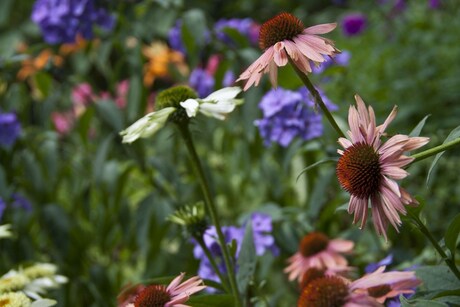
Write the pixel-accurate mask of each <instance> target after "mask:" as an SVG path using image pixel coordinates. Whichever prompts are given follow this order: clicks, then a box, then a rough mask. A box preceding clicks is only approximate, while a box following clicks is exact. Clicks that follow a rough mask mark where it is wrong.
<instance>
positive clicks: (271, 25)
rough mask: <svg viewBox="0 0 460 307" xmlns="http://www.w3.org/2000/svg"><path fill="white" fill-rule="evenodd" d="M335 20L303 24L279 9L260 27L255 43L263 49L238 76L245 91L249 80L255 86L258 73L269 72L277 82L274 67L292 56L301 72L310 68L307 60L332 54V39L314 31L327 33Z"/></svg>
mask: <svg viewBox="0 0 460 307" xmlns="http://www.w3.org/2000/svg"><path fill="white" fill-rule="evenodd" d="M336 26H337V24H335V23H328V24H320V25H316V26H313V27H309V28H305V27H304V25H303V23H302V21H300V20H299V19H298V18H297V17H295V16H293V15H291V14H289V13H281V14H279V15H277V16H275V17H273V18H272V19H270V20H268V21H267V22H265V23H264V24H263V25H262V26H261V27H260V33H259V45H260V48H261V49H262V50H264V53H263V54H262V55H261V56H260V57H259V58H258V59H257V60H256V61H255V62H254V63H252V64H251V65H250V66H249V67H248V68H247V69H246V70H245V71H244V72H243V73H242V74H241V75H240V77H239V78H238V80H237V81H240V80H248V81H247V82H246V85H245V86H244V90H245V91H246V90H247V89H248V88H249V87H251V86H252V85H253V84H254V85H255V86H257V85H258V84H259V82H260V79H261V78H262V75H263V74H265V73H269V76H270V81H271V83H272V85H273V86H274V87H276V86H277V79H278V67H281V66H285V65H286V64H287V63H288V62H289V58H291V59H292V61H293V62H294V64H295V65H296V66H297V67H298V68H299V69H300V70H301V71H302V72H303V73H305V74H307V73H310V72H311V66H310V61H312V62H314V63H322V62H324V61H325V60H326V56H330V57H332V56H334V55H335V54H336V53H338V52H339V51H338V50H337V49H336V48H335V47H334V43H333V42H332V41H331V40H329V39H326V38H323V37H321V36H318V35H317V34H325V33H329V32H331V31H332V30H334V29H335V27H336Z"/></svg>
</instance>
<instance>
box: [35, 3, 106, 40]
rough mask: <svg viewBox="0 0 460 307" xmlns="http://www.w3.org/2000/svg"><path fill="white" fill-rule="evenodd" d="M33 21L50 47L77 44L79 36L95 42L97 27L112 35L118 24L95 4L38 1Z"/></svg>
mask: <svg viewBox="0 0 460 307" xmlns="http://www.w3.org/2000/svg"><path fill="white" fill-rule="evenodd" d="M31 18H32V21H33V22H35V23H36V24H37V25H38V26H39V27H40V30H41V32H42V34H43V37H44V39H45V41H46V42H47V43H49V44H60V43H73V42H75V39H76V37H77V35H78V34H79V35H81V36H82V37H83V38H85V39H91V38H92V37H93V26H94V25H98V26H99V27H101V28H102V29H104V30H107V31H109V30H111V29H112V28H113V26H114V23H115V19H114V17H113V16H112V15H110V14H109V13H108V12H107V10H105V9H104V8H100V7H97V6H96V5H95V0H37V1H36V2H35V4H34V7H33V10H32V16H31Z"/></svg>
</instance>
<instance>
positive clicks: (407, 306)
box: [399, 295, 448, 307]
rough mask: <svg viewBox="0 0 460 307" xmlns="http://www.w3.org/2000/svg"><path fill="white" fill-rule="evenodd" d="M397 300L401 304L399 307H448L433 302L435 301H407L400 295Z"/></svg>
mask: <svg viewBox="0 0 460 307" xmlns="http://www.w3.org/2000/svg"><path fill="white" fill-rule="evenodd" d="M399 300H400V302H401V307H412V306H416V307H441V306H442V307H446V306H448V305H446V304H444V303H441V302H435V301H430V300H410V301H409V300H407V298H405V297H404V296H402V295H400V296H399Z"/></svg>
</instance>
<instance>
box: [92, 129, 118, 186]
mask: <svg viewBox="0 0 460 307" xmlns="http://www.w3.org/2000/svg"><path fill="white" fill-rule="evenodd" d="M112 140H113V135H109V136H108V137H107V138H106V139H105V140H104V141H103V142H102V144H101V145H100V146H99V148H98V150H97V153H96V157H95V159H94V163H93V177H94V181H95V182H96V183H99V182H100V181H101V179H102V174H103V170H104V165H105V161H106V160H107V155H108V153H109V150H110V147H111V145H112Z"/></svg>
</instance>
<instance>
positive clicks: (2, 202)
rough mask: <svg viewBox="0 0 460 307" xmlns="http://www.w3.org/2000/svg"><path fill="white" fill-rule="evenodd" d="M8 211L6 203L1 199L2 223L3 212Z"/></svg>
mask: <svg viewBox="0 0 460 307" xmlns="http://www.w3.org/2000/svg"><path fill="white" fill-rule="evenodd" d="M5 209H6V203H5V201H4V200H3V199H2V198H1V197H0V222H1V221H2V216H3V212H5Z"/></svg>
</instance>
